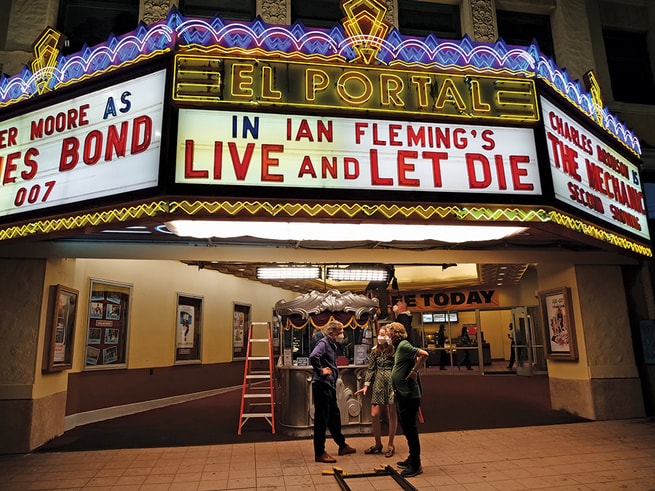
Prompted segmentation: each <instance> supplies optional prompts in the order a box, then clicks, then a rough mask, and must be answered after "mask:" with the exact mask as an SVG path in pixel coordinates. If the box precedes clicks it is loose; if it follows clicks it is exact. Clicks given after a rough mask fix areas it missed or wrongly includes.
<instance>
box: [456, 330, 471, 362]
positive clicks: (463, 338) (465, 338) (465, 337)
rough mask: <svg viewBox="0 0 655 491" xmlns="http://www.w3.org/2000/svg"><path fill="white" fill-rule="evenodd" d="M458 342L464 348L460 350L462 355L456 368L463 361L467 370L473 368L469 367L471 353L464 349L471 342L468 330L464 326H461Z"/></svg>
mask: <svg viewBox="0 0 655 491" xmlns="http://www.w3.org/2000/svg"><path fill="white" fill-rule="evenodd" d="M459 344H460V345H461V346H462V347H463V348H464V349H463V350H462V351H463V352H464V355H463V358H462V360H461V361H460V362H459V364H458V365H457V367H458V368H459V367H461V366H462V363H463V364H464V365H466V369H467V370H473V368H471V355H470V353H469V350H468V349H466V348H468V347H469V346H471V344H472V343H471V337H470V336H469V332H468V329H467V328H466V326H462V334H461V335H460V337H459Z"/></svg>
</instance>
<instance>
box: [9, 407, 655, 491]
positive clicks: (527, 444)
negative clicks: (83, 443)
mask: <svg viewBox="0 0 655 491" xmlns="http://www.w3.org/2000/svg"><path fill="white" fill-rule="evenodd" d="M419 429H420V426H419ZM238 442H239V437H238V436H236V435H235V437H234V443H233V444H228V445H209V446H197V447H169V448H146V449H122V450H99V451H88V452H46V453H31V454H25V455H5V456H0V489H2V490H3V491H26V490H61V489H67V490H94V491H100V490H108V491H109V490H112V491H118V490H121V491H128V490H129V491H132V490H133V491H145V490H157V491H160V490H218V489H241V490H255V489H256V490H274V489H275V490H283V489H284V490H298V491H300V490H326V491H327V490H335V491H337V490H339V489H340V488H339V486H338V484H337V482H336V480H335V478H334V477H333V476H331V475H322V471H323V470H330V469H331V467H330V466H329V465H327V464H318V463H315V462H314V458H313V452H312V442H311V440H307V439H303V440H295V441H283V442H282V441H280V442H262V443H238ZM383 442H384V440H383ZM348 443H349V444H350V445H352V446H354V447H355V448H357V453H356V454H354V455H349V456H346V457H341V458H338V462H337V464H336V465H337V466H338V467H340V468H341V469H343V471H344V472H347V473H349V474H356V473H362V472H371V471H372V470H373V469H374V468H376V467H379V466H381V465H382V466H384V465H389V464H393V466H394V467H396V465H395V464H396V462H397V461H399V460H402V459H404V458H405V457H406V456H407V445H406V442H405V438H404V437H403V436H402V435H399V436H398V437H397V439H396V456H394V457H393V458H391V459H387V458H385V457H384V456H383V455H365V454H364V452H363V451H364V449H365V448H367V447H369V446H370V445H371V444H372V443H373V442H372V437H370V436H367V437H356V438H355V437H353V438H349V439H348ZM421 445H422V454H423V455H422V456H423V469H424V473H423V474H422V475H420V476H417V477H414V478H411V479H409V482H411V483H412V485H413V486H414V487H415V488H416V489H419V490H421V491H429V490H437V489H438V490H440V491H451V490H452V491H454V490H502V491H510V490H517V489H547V490H552V489H557V490H655V422H654V421H652V420H641V419H640V420H623V421H602V422H589V423H575V424H563V425H552V426H531V427H523V428H503V429H489V430H473V431H456V432H444V433H428V434H422V435H421ZM327 450H328V452H330V453H332V454H333V455H336V453H337V451H336V448H335V445H334V443H333V442H332V441H328V445H327ZM346 482H347V484H348V485H349V486H350V488H351V489H352V490H353V491H359V490H370V491H373V490H387V489H388V490H393V489H401V488H400V486H399V485H398V484H397V483H396V482H395V481H394V480H393V479H392V478H391V477H389V476H379V477H375V478H359V479H354V478H352V479H348V478H346Z"/></svg>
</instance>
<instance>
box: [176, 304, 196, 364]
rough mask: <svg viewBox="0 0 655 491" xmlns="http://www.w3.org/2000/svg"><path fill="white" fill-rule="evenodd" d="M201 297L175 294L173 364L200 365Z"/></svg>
mask: <svg viewBox="0 0 655 491" xmlns="http://www.w3.org/2000/svg"><path fill="white" fill-rule="evenodd" d="M202 300H203V299H202V297H197V296H193V295H186V294H182V293H178V294H177V302H176V306H177V308H176V310H175V363H176V364H184V363H200V340H201V332H202V330H201V326H202V324H201V322H202Z"/></svg>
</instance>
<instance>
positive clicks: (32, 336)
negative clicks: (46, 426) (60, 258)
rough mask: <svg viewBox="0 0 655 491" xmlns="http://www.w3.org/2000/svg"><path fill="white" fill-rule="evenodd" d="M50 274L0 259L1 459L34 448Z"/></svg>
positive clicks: (35, 263)
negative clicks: (38, 374) (46, 278)
mask: <svg viewBox="0 0 655 491" xmlns="http://www.w3.org/2000/svg"><path fill="white" fill-rule="evenodd" d="M45 269H46V261H45V260H27V259H0V303H2V305H3V308H2V309H0V339H2V342H1V343H0V360H2V362H1V363H0V434H1V435H2V438H0V453H19V452H26V451H29V450H31V448H32V446H31V440H32V436H33V433H34V428H33V424H34V413H35V411H36V409H35V405H36V402H35V401H34V383H35V379H36V370H37V367H38V368H39V369H40V367H41V363H40V361H39V362H37V355H38V353H42V351H39V344H38V341H39V338H40V336H39V325H40V314H41V306H42V297H43V281H44V276H45ZM41 337H42V336H41ZM62 423H63V415H62Z"/></svg>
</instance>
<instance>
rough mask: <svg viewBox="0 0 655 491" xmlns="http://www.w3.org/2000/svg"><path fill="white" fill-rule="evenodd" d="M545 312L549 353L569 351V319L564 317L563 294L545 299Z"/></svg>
mask: <svg viewBox="0 0 655 491" xmlns="http://www.w3.org/2000/svg"><path fill="white" fill-rule="evenodd" d="M546 312H547V316H548V317H547V318H548V332H549V340H550V349H551V351H552V352H553V353H562V352H564V353H567V352H569V351H571V346H570V339H569V333H570V328H569V319H568V318H567V316H566V298H565V296H564V294H563V293H558V294H555V295H549V296H547V297H546Z"/></svg>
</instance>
